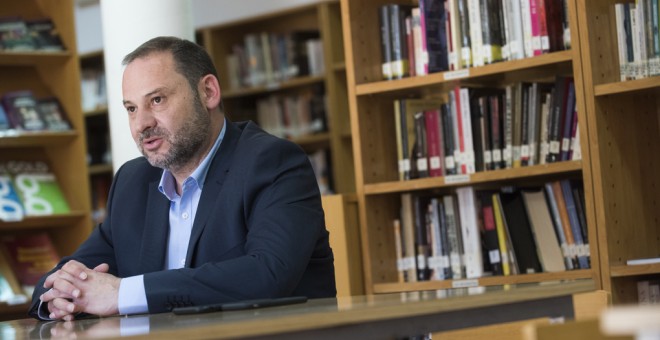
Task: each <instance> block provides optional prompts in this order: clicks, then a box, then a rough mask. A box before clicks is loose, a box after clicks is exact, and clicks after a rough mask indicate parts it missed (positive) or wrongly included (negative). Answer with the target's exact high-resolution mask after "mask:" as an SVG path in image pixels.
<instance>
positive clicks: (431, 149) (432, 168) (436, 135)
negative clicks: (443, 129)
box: [424, 109, 443, 177]
mask: <svg viewBox="0 0 660 340" xmlns="http://www.w3.org/2000/svg"><path fill="white" fill-rule="evenodd" d="M424 118H425V124H424V126H425V127H426V145H427V148H428V150H427V151H428V160H429V176H430V177H440V176H442V174H443V172H442V163H443V162H442V143H441V136H440V131H439V130H438V128H439V126H440V113H439V111H438V110H437V109H434V110H427V111H425V112H424Z"/></svg>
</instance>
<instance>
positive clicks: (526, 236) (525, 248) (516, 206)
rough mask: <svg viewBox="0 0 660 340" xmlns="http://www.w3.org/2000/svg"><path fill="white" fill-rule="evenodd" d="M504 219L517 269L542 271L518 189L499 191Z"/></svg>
mask: <svg viewBox="0 0 660 340" xmlns="http://www.w3.org/2000/svg"><path fill="white" fill-rule="evenodd" d="M500 199H501V203H502V210H503V211H504V219H505V220H506V224H507V227H508V228H509V236H510V237H511V243H513V251H514V253H515V254H516V260H517V262H518V270H519V272H520V273H521V274H525V273H527V274H529V273H540V272H542V268H541V263H540V261H539V257H538V251H537V247H536V244H535V242H534V236H533V235H532V230H531V226H530V224H529V217H528V216H527V212H526V210H525V203H524V201H523V198H522V195H521V193H520V192H519V191H516V192H513V193H500Z"/></svg>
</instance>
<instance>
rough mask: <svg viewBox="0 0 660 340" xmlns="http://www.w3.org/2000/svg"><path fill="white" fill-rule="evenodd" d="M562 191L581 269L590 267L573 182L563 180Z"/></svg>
mask: <svg viewBox="0 0 660 340" xmlns="http://www.w3.org/2000/svg"><path fill="white" fill-rule="evenodd" d="M561 191H562V194H563V196H564V202H565V203H566V212H567V213H568V220H569V224H570V227H571V232H572V233H573V238H574V241H575V245H576V248H577V249H576V251H577V258H578V263H579V265H580V268H581V269H588V268H589V267H590V266H589V257H588V247H589V245H588V244H585V243H584V239H583V238H582V230H581V228H580V220H579V218H578V215H577V210H576V207H575V202H574V201H573V192H572V189H571V183H570V182H569V181H568V180H561Z"/></svg>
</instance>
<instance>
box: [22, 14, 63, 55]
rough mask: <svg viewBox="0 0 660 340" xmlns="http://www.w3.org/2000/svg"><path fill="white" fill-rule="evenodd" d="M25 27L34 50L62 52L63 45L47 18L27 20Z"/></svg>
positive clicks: (51, 22)
mask: <svg viewBox="0 0 660 340" xmlns="http://www.w3.org/2000/svg"><path fill="white" fill-rule="evenodd" d="M25 25H26V28H27V32H28V35H29V36H30V38H31V39H32V42H33V44H34V47H35V48H36V49H38V50H43V51H63V50H64V44H63V43H62V39H60V35H59V33H58V32H57V29H56V28H55V24H53V21H52V20H50V19H48V18H43V19H36V20H29V21H26V23H25Z"/></svg>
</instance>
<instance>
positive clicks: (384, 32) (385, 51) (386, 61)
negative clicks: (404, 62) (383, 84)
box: [378, 5, 392, 80]
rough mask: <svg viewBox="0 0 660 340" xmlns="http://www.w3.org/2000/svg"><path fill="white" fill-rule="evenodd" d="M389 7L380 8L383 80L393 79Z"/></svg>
mask: <svg viewBox="0 0 660 340" xmlns="http://www.w3.org/2000/svg"><path fill="white" fill-rule="evenodd" d="M389 7H390V6H389V5H383V6H380V7H379V8H378V18H379V19H380V51H381V60H382V61H381V74H382V75H383V79H386V80H390V79H392V38H391V37H390V31H391V28H390V10H389Z"/></svg>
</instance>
